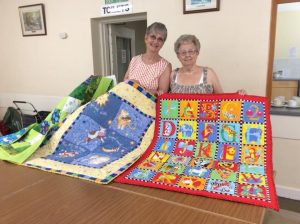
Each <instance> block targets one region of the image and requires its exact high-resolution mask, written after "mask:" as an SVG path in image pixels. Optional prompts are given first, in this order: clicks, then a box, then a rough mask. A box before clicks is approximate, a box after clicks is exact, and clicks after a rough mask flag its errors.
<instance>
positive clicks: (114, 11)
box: [101, 2, 132, 16]
mask: <svg viewBox="0 0 300 224" xmlns="http://www.w3.org/2000/svg"><path fill="white" fill-rule="evenodd" d="M131 12H132V4H131V3H130V2H123V3H122V2H121V3H114V4H108V5H103V6H102V7H101V14H102V16H113V15H121V14H126V13H131Z"/></svg>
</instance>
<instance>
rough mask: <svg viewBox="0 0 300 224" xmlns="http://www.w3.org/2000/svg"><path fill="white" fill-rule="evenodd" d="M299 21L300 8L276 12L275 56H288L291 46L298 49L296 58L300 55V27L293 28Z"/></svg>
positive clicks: (297, 25)
mask: <svg viewBox="0 0 300 224" xmlns="http://www.w3.org/2000/svg"><path fill="white" fill-rule="evenodd" d="M299 21H300V10H298V11H283V12H278V13H277V24H276V28H277V29H276V40H275V42H276V45H275V52H274V53H275V56H274V57H275V58H288V57H289V49H290V48H291V47H296V48H297V49H298V57H297V58H299V57H300V55H299V54H300V52H299V50H300V39H299V37H300V29H295V28H296V27H299ZM287 24H288V25H287Z"/></svg>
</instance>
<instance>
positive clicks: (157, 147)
mask: <svg viewBox="0 0 300 224" xmlns="http://www.w3.org/2000/svg"><path fill="white" fill-rule="evenodd" d="M154 136H155V137H154V139H153V141H152V143H151V145H150V146H149V148H148V149H147V151H146V152H145V153H144V155H143V156H142V157H141V158H140V159H139V160H138V161H137V162H136V163H135V164H134V165H133V166H131V167H130V168H129V169H128V170H127V171H125V172H124V173H123V174H122V175H121V176H119V177H118V178H117V179H116V181H117V182H121V183H129V184H135V185H142V186H148V187H155V188H161V189H166V190H172V191H179V192H184V193H189V194H195V195H203V196H208V197H212V198H218V199H225V200H230V201H236V202H243V203H248V204H254V205H259V206H263V207H268V208H272V209H274V210H278V202H277V196H276V191H275V187H274V182H273V168H272V138H271V126H270V117H269V103H268V100H267V98H265V97H259V96H247V95H246V96H242V95H238V94H198V95H196V94H164V95H162V96H160V97H159V98H158V102H157V108H156V121H155V133H154Z"/></svg>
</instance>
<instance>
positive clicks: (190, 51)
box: [177, 49, 198, 57]
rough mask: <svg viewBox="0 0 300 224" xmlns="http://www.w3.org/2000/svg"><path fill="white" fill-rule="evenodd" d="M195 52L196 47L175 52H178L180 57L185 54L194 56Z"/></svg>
mask: <svg viewBox="0 0 300 224" xmlns="http://www.w3.org/2000/svg"><path fill="white" fill-rule="evenodd" d="M196 53H198V50H196V49H191V50H188V51H178V52H177V54H179V55H180V56H181V57H185V56H187V55H190V56H194V55H195V54H196Z"/></svg>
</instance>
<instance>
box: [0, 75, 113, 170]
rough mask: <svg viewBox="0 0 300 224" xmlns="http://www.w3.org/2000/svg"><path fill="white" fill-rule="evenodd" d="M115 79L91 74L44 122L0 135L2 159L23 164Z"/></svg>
mask: <svg viewBox="0 0 300 224" xmlns="http://www.w3.org/2000/svg"><path fill="white" fill-rule="evenodd" d="M112 85H113V82H112V79H110V78H106V77H101V76H90V77H89V78H88V79H86V80H85V81H84V82H82V83H81V84H80V85H79V86H77V87H76V88H75V89H74V90H73V91H72V92H71V93H70V94H69V95H68V96H66V97H64V98H63V99H62V100H61V101H60V102H59V103H58V105H57V106H56V107H55V108H54V110H52V112H51V113H50V114H49V115H48V116H47V117H46V119H45V120H43V121H42V122H41V123H34V124H32V125H30V126H28V127H25V128H23V129H21V130H20V131H17V132H15V133H12V134H9V135H5V136H1V137H0V159H1V160H7V161H9V162H13V163H17V164H21V163H23V162H24V161H25V160H26V159H28V158H29V157H30V156H31V155H32V154H33V153H34V152H35V151H36V150H37V149H38V148H39V147H40V146H41V145H42V144H45V143H46V142H47V140H48V139H49V138H50V137H51V136H52V135H53V133H54V132H55V131H56V130H57V129H58V127H59V126H60V124H61V123H62V122H63V121H64V120H65V118H66V117H67V116H69V115H70V114H72V113H73V112H74V111H75V110H76V109H77V108H78V107H80V106H81V105H84V104H85V103H87V102H89V101H90V100H92V99H95V98H97V97H98V96H100V95H102V94H103V93H105V92H107V91H108V90H109V89H110V88H111V87H112Z"/></svg>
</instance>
